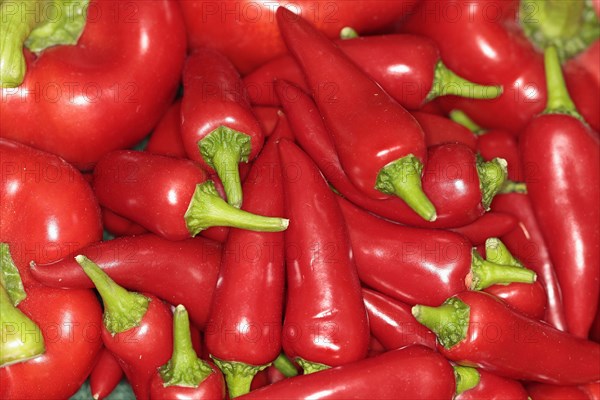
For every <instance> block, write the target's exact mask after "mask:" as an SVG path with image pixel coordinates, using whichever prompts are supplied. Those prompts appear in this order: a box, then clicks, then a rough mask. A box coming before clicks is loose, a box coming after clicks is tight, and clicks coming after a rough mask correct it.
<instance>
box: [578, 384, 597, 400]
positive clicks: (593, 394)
mask: <svg viewBox="0 0 600 400" xmlns="http://www.w3.org/2000/svg"><path fill="white" fill-rule="evenodd" d="M580 387H581V388H582V389H583V390H584V391H585V392H586V393H587V395H588V396H589V398H590V400H598V399H600V382H592V383H588V384H585V385H582V386H580Z"/></svg>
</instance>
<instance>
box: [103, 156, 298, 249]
mask: <svg viewBox="0 0 600 400" xmlns="http://www.w3.org/2000/svg"><path fill="white" fill-rule="evenodd" d="M94 192H95V193H96V196H97V198H98V201H99V202H100V204H101V205H102V206H104V207H106V208H108V209H110V210H112V211H114V212H115V213H117V214H119V215H121V216H123V217H125V218H128V219H130V220H131V221H134V222H137V223H138V224H140V225H142V226H143V227H145V228H146V229H148V230H149V231H151V232H154V233H156V234H158V235H160V236H162V237H164V238H166V239H170V240H182V239H185V238H189V237H190V236H194V235H196V234H197V233H198V232H200V231H201V230H204V229H206V228H209V227H211V226H237V227H240V228H246V229H260V230H267V231H270V230H271V231H273V230H274V231H278V230H283V229H285V226H286V222H287V221H285V220H282V219H281V218H265V217H261V216H256V215H252V214H249V213H246V212H244V211H241V210H238V209H237V208H234V207H232V206H230V205H228V204H227V203H225V201H223V199H222V198H221V197H220V195H219V194H218V192H217V190H216V189H215V185H214V183H213V182H212V181H209V180H207V174H206V172H205V171H204V170H203V169H202V168H200V166H199V165H198V164H196V163H194V162H193V161H191V160H184V159H177V158H172V157H167V156H162V155H158V154H150V153H146V152H141V151H130V150H117V151H113V152H111V153H108V154H106V155H105V156H104V157H102V159H101V160H100V161H99V162H98V163H97V164H96V168H95V169H94Z"/></svg>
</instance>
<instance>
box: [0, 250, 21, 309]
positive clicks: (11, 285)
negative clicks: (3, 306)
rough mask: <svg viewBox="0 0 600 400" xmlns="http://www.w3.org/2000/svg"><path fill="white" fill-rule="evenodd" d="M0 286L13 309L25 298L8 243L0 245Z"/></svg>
mask: <svg viewBox="0 0 600 400" xmlns="http://www.w3.org/2000/svg"><path fill="white" fill-rule="evenodd" d="M0 285H2V287H3V288H4V289H5V290H6V293H7V295H8V297H9V299H10V302H11V303H12V305H14V306H15V307H16V306H17V305H18V304H19V303H20V302H21V301H23V300H25V298H26V297H27V293H25V288H24V287H23V281H22V280H21V275H20V274H19V270H18V269H17V266H16V265H15V262H14V261H13V259H12V257H11V255H10V250H9V248H8V243H0Z"/></svg>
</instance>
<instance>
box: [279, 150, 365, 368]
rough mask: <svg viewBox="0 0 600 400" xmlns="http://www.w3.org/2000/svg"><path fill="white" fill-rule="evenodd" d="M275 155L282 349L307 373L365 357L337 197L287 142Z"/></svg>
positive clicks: (360, 308) (356, 286) (357, 291)
mask: <svg viewBox="0 0 600 400" xmlns="http://www.w3.org/2000/svg"><path fill="white" fill-rule="evenodd" d="M279 154H280V157H281V167H282V171H283V190H284V198H285V207H286V213H287V216H288V217H289V218H290V221H291V224H290V227H289V228H288V230H286V232H285V251H286V255H285V256H286V259H285V260H286V268H287V303H286V310H285V319H284V322H283V337H282V343H283V349H284V350H285V353H286V354H287V355H288V356H289V357H290V358H292V359H294V360H295V361H297V362H298V363H299V364H301V366H302V367H303V368H304V371H305V373H308V372H314V371H318V370H320V369H323V368H327V367H332V366H338V365H343V364H347V363H350V362H354V361H357V360H360V359H362V358H364V357H366V355H367V350H368V346H369V325H368V320H367V313H366V311H365V307H364V304H363V300H362V292H361V288H360V283H359V280H358V276H357V273H356V267H355V265H354V262H353V260H352V257H351V254H352V250H351V247H350V240H349V238H348V232H347V230H346V229H345V228H344V217H343V215H342V213H341V211H340V210H339V206H338V205H337V203H336V200H335V198H336V195H335V194H334V193H333V192H332V191H331V190H330V188H329V186H328V185H327V182H326V181H325V179H323V177H322V175H321V173H320V172H319V170H318V168H317V166H316V165H315V164H314V163H313V162H312V160H311V159H310V158H309V157H308V156H307V155H306V154H305V153H303V152H302V150H300V149H299V148H298V147H297V146H296V145H294V144H293V143H292V142H291V141H289V140H281V141H280V142H279ZM332 227H335V229H332Z"/></svg>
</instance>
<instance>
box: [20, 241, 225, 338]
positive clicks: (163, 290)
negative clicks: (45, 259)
mask: <svg viewBox="0 0 600 400" xmlns="http://www.w3.org/2000/svg"><path fill="white" fill-rule="evenodd" d="M78 254H82V255H84V256H86V257H88V258H89V259H93V260H94V262H95V263H96V264H97V265H98V266H99V267H100V268H101V269H102V270H103V271H104V272H105V273H106V274H108V275H109V276H110V278H111V279H113V280H114V281H115V282H116V283H118V284H119V285H121V286H124V287H126V288H128V289H130V290H136V291H139V292H145V293H152V294H153V295H155V296H158V297H159V298H161V299H163V300H165V301H167V302H169V303H171V304H184V305H185V306H186V307H187V308H188V311H189V313H190V317H191V319H192V322H193V323H194V324H195V325H196V326H198V327H200V328H203V327H204V326H205V325H206V321H207V319H208V313H209V310H210V303H211V301H212V298H213V293H214V288H215V285H216V282H217V277H218V275H219V268H220V265H221V245H220V244H218V243H216V242H214V241H211V240H208V239H204V238H201V237H196V238H190V239H186V240H180V241H176V242H175V241H171V240H167V239H163V238H161V237H160V236H156V235H153V234H145V235H140V236H131V237H127V236H124V237H120V238H116V239H113V240H108V241H104V242H99V243H94V244H91V245H89V246H86V247H84V248H82V249H80V250H79V251H78ZM31 271H32V274H33V276H34V278H35V279H36V280H38V281H39V282H41V283H43V284H44V285H48V286H54V287H62V288H74V289H82V288H93V287H94V284H93V282H92V281H91V280H90V279H89V278H88V277H87V275H86V274H85V273H84V272H83V271H82V269H81V267H80V266H79V264H78V263H77V262H76V261H75V260H74V259H73V257H65V258H64V259H62V260H59V261H57V262H55V263H52V264H45V265H41V264H34V265H32V266H31Z"/></svg>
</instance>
